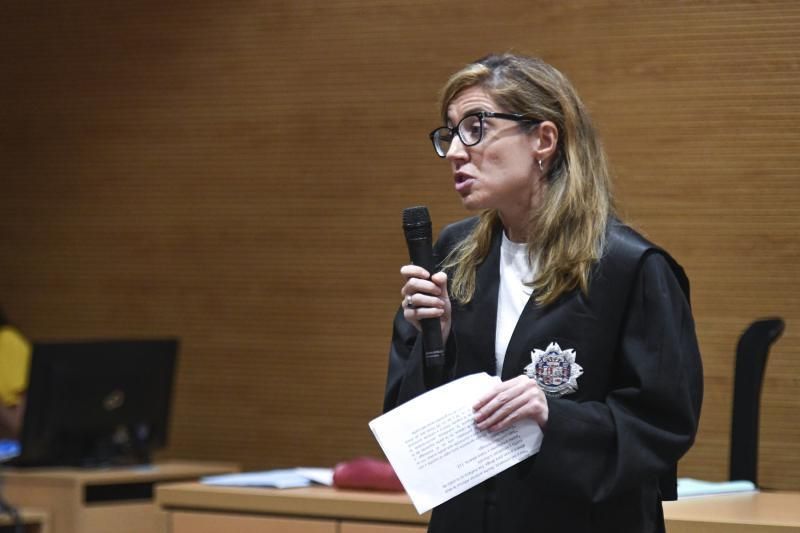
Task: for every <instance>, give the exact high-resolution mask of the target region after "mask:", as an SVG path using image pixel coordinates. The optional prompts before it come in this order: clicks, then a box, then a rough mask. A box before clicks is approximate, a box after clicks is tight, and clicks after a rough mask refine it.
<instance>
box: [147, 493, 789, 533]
mask: <svg viewBox="0 0 800 533" xmlns="http://www.w3.org/2000/svg"><path fill="white" fill-rule="evenodd" d="M156 502H157V503H158V504H159V505H160V506H161V507H162V509H164V510H165V511H167V513H168V521H169V524H170V531H171V532H172V533H218V532H220V531H236V532H237V533H424V532H425V531H426V524H427V522H428V520H429V518H430V515H429V514H428V513H426V514H424V515H422V516H420V515H418V514H417V512H416V511H415V510H414V507H413V506H412V505H411V501H410V500H409V499H408V496H406V495H405V494H402V493H401V494H397V493H380V492H361V491H346V490H337V489H331V488H328V487H309V488H302V489H287V490H277V489H262V488H247V487H212V486H207V485H202V484H200V483H177V484H166V485H159V486H158V487H157V488H156ZM664 515H665V517H666V523H667V532H668V533H723V532H724V533H745V532H746V533H790V532H792V533H800V493H792V492H772V493H770V492H764V493H750V494H729V495H719V496H704V497H698V498H687V499H685V500H681V501H678V502H665V503H664Z"/></svg>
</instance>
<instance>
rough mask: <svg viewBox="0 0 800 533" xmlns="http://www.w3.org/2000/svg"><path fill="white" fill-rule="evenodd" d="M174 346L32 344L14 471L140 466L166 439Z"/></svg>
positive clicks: (163, 342)
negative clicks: (53, 467)
mask: <svg viewBox="0 0 800 533" xmlns="http://www.w3.org/2000/svg"><path fill="white" fill-rule="evenodd" d="M177 351H178V341H177V340H175V339H156V340H102V341H77V342H76V341H72V342H52V343H34V345H33V354H32V357H31V367H30V378H29V381H28V391H27V394H26V405H25V413H24V418H23V424H22V432H21V435H20V455H19V456H18V457H16V458H15V459H14V460H13V461H12V464H14V465H15V466H105V465H117V464H143V463H147V462H149V461H150V458H151V453H152V452H153V451H154V450H156V449H159V448H161V447H163V446H164V445H165V444H166V442H167V429H168V422H169V412H170V403H171V397H172V384H173V376H174V372H175V360H176V357H177Z"/></svg>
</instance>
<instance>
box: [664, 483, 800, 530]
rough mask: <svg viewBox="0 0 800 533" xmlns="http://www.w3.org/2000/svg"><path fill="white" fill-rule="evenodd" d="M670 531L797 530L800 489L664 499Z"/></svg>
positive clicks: (799, 512)
mask: <svg viewBox="0 0 800 533" xmlns="http://www.w3.org/2000/svg"><path fill="white" fill-rule="evenodd" d="M664 516H665V517H666V519H667V533H695V532H702V533H789V532H793V533H798V532H800V492H751V493H741V494H719V495H716V496H699V497H693V498H686V499H683V500H679V501H677V502H664Z"/></svg>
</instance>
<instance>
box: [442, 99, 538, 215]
mask: <svg viewBox="0 0 800 533" xmlns="http://www.w3.org/2000/svg"><path fill="white" fill-rule="evenodd" d="M477 111H494V112H501V113H503V112H506V113H507V112H508V111H507V110H505V109H499V108H498V106H497V104H495V103H494V100H493V99H492V98H491V97H490V96H489V95H488V94H487V93H486V91H484V90H483V89H482V88H481V87H469V88H467V89H464V90H463V91H461V92H460V93H458V94H457V95H456V97H455V98H454V99H453V100H452V102H451V103H450V105H449V106H448V108H447V120H448V126H450V127H453V126H454V125H456V124H458V121H460V120H461V119H462V118H463V117H464V116H465V115H468V114H470V113H475V112H477ZM535 131H536V129H534V130H533V131H532V132H525V130H524V129H523V128H521V127H520V124H519V123H518V122H514V121H512V120H505V119H500V118H486V119H485V120H484V133H483V138H482V139H481V141H480V142H479V143H478V144H476V145H474V146H464V145H463V143H462V142H461V140H460V139H459V138H458V137H457V136H456V137H455V138H454V139H453V142H452V144H451V145H450V148H449V150H448V152H447V154H446V158H447V160H448V161H449V162H450V166H451V169H452V171H453V179H454V182H455V190H456V192H457V193H458V194H459V195H460V196H461V202H462V203H463V205H464V207H465V208H467V209H469V210H477V209H497V210H498V211H499V212H500V215H501V217H502V218H503V219H504V220H505V219H506V218H507V217H510V218H512V219H514V220H518V221H522V220H527V219H528V213H529V212H530V210H531V209H532V208H533V207H535V206H536V205H537V204H538V201H539V198H540V197H541V195H542V192H543V190H542V187H543V186H542V184H541V172H540V171H539V168H538V163H537V162H536V160H535V157H534V155H535V150H536V148H537V145H538V138H537V135H536V134H535V133H534V132H535Z"/></svg>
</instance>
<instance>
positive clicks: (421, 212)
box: [403, 205, 431, 226]
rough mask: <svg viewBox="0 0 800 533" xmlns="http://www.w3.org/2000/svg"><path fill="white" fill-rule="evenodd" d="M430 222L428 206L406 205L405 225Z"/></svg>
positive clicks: (404, 213)
mask: <svg viewBox="0 0 800 533" xmlns="http://www.w3.org/2000/svg"><path fill="white" fill-rule="evenodd" d="M430 223H431V215H430V214H429V213H428V208H427V207H425V206H424V205H418V206H416V207H406V208H405V209H403V226H419V225H421V224H430Z"/></svg>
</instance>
